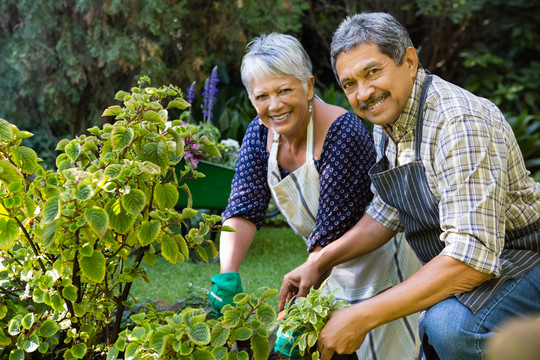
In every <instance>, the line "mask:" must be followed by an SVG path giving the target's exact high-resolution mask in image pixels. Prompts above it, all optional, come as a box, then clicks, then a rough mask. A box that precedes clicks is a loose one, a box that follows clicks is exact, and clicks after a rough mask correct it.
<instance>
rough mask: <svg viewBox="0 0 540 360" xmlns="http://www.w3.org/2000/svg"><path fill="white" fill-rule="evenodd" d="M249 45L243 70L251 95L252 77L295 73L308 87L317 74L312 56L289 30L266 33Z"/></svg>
mask: <svg viewBox="0 0 540 360" xmlns="http://www.w3.org/2000/svg"><path fill="white" fill-rule="evenodd" d="M246 48H247V51H246V54H245V55H244V58H243V59H242V66H241V67H240V74H241V76H242V83H243V84H244V86H245V88H246V90H247V92H248V94H249V97H250V98H251V97H252V86H251V83H252V81H253V80H254V79H257V78H261V77H265V76H269V77H276V78H279V77H285V76H294V77H295V78H297V79H298V80H300V81H302V82H303V83H304V88H305V89H307V86H308V81H309V79H310V77H311V76H312V75H313V73H312V65H311V60H310V58H309V55H308V54H307V52H306V50H305V49H304V48H303V46H302V44H300V42H299V41H298V40H297V39H296V38H294V37H293V36H291V35H286V34H277V33H270V34H263V35H261V36H260V37H256V38H254V39H253V40H252V41H251V42H250V43H249V44H248V45H247V47H246Z"/></svg>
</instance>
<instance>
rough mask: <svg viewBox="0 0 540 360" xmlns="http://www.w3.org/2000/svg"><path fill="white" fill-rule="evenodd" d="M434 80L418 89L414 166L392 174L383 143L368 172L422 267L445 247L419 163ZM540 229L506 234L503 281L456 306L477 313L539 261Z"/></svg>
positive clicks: (481, 288)
mask: <svg viewBox="0 0 540 360" xmlns="http://www.w3.org/2000/svg"><path fill="white" fill-rule="evenodd" d="M431 81H432V76H431V75H428V76H427V77H426V80H424V84H423V85H422V93H421V95H420V102H419V105H418V106H419V108H418V120H417V124H416V130H415V131H416V132H415V160H414V161H413V162H411V163H408V164H405V165H401V166H397V167H395V168H392V169H390V166H389V161H388V159H387V157H386V155H384V154H385V147H386V142H387V137H386V135H385V134H384V133H383V137H382V139H381V143H380V146H381V153H382V154H383V156H382V159H381V160H379V161H378V162H377V163H376V164H374V165H373V167H372V168H371V169H370V171H369V176H370V178H371V181H372V184H373V185H374V186H375V188H376V189H377V192H378V193H379V195H380V196H381V198H382V199H383V201H384V202H385V203H387V204H389V205H390V206H393V207H395V208H396V209H398V211H399V218H400V220H401V222H402V224H403V226H404V228H405V237H406V239H407V241H408V243H409V244H410V246H411V247H412V249H413V250H414V252H415V253H416V255H417V256H418V258H419V259H420V261H421V262H422V263H423V264H425V263H427V262H428V261H430V260H431V259H433V258H434V257H435V256H437V255H439V254H440V253H441V251H442V250H443V248H444V247H445V243H444V242H443V241H441V240H440V235H441V233H442V230H441V226H440V221H439V207H438V204H439V201H438V200H437V199H436V198H435V196H434V195H433V193H432V192H431V190H430V188H429V185H428V181H427V178H426V174H425V168H424V165H423V164H422V160H421V158H420V146H421V144H422V141H421V139H422V125H423V121H424V104H425V101H426V97H427V92H428V89H429V87H430V85H431ZM539 225H540V224H532V225H531V226H528V227H527V228H524V229H519V230H512V231H507V233H506V236H505V239H506V241H505V246H504V249H503V251H502V253H501V256H500V261H501V276H499V277H497V278H494V279H491V280H489V281H486V282H485V283H484V284H482V285H481V286H479V287H477V288H476V289H474V290H472V291H470V292H467V293H464V294H456V297H457V298H458V300H459V301H460V302H461V303H463V304H464V305H465V306H467V307H468V308H469V309H471V311H472V312H476V310H478V309H479V308H480V307H481V306H482V305H483V304H485V303H486V302H487V301H488V300H489V299H490V298H491V296H492V295H493V294H494V293H495V292H496V290H497V288H498V287H499V286H500V285H501V284H502V283H503V282H504V281H505V280H507V279H509V278H514V277H519V276H520V275H522V274H524V273H525V272H526V271H528V270H530V269H531V268H532V267H533V266H534V265H536V264H537V263H538V262H539V261H540V256H539V254H538V252H539V248H540V246H539V244H540V226H539Z"/></svg>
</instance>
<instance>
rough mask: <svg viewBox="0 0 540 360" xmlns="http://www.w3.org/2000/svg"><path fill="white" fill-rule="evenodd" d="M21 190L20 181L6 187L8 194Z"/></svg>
mask: <svg viewBox="0 0 540 360" xmlns="http://www.w3.org/2000/svg"><path fill="white" fill-rule="evenodd" d="M21 189H22V181H14V182H12V183H11V184H9V185H8V192H17V191H19V190H21Z"/></svg>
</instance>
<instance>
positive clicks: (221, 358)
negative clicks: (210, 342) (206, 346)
mask: <svg viewBox="0 0 540 360" xmlns="http://www.w3.org/2000/svg"><path fill="white" fill-rule="evenodd" d="M227 353H228V352H227V348H226V347H225V346H218V347H215V346H212V354H214V356H215V358H216V359H217V360H226V359H227V358H226V356H227Z"/></svg>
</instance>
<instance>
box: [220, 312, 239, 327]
mask: <svg viewBox="0 0 540 360" xmlns="http://www.w3.org/2000/svg"><path fill="white" fill-rule="evenodd" d="M241 315H242V314H241V313H240V311H239V310H238V309H236V308H231V309H229V310H227V311H225V313H223V321H224V323H225V324H226V325H227V326H229V327H235V326H236V325H238V322H239V321H240V317H241Z"/></svg>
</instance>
